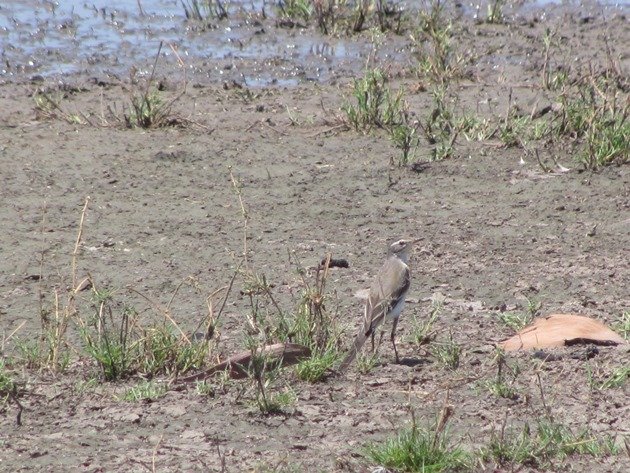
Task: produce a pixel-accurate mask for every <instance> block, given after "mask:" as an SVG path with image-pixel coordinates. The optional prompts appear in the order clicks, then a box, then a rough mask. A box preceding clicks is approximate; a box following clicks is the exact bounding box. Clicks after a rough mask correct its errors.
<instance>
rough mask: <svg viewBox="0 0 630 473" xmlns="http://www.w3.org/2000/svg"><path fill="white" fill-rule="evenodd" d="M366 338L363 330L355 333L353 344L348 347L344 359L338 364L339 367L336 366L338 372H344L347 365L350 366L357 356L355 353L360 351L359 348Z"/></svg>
mask: <svg viewBox="0 0 630 473" xmlns="http://www.w3.org/2000/svg"><path fill="white" fill-rule="evenodd" d="M366 340H367V335H365V331H364V330H361V331H360V332H359V333H358V334H357V337H356V338H355V339H354V344H353V345H352V348H350V351H349V352H348V354H347V355H346V357H345V358H344V360H343V361H342V362H341V364H340V365H339V368H338V371H339V372H344V371H345V370H346V369H348V366H350V364H351V363H352V362H353V361H354V359H355V358H356V357H357V353H359V352H360V351H361V348H363V345H364V344H365V341H366Z"/></svg>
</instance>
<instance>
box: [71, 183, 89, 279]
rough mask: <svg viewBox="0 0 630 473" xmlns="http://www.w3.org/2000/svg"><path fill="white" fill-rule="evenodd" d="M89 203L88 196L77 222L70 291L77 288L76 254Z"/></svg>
mask: <svg viewBox="0 0 630 473" xmlns="http://www.w3.org/2000/svg"><path fill="white" fill-rule="evenodd" d="M89 203H90V196H89V195H88V196H87V197H86V198H85V204H84V205H83V210H82V211H81V220H79V232H78V233H77V239H76V242H75V243H74V251H73V252H72V290H73V291H74V290H75V289H76V287H77V254H78V253H79V246H80V245H81V239H82V238H83V223H84V222H85V213H86V212H87V208H88V204H89Z"/></svg>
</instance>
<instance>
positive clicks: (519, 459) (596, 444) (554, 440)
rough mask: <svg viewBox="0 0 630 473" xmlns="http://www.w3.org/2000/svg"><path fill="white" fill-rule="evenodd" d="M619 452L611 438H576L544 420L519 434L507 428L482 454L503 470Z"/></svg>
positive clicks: (586, 435)
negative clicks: (572, 456) (575, 457)
mask: <svg viewBox="0 0 630 473" xmlns="http://www.w3.org/2000/svg"><path fill="white" fill-rule="evenodd" d="M617 452H618V448H617V446H616V445H615V440H614V438H613V437H611V436H606V437H603V438H598V437H596V436H595V435H593V434H592V433H591V432H590V431H588V430H583V431H581V432H580V433H578V434H575V433H573V431H572V430H571V429H570V428H568V427H567V426H565V425H562V424H559V423H557V422H553V421H550V420H547V419H544V420H540V421H539V422H537V424H536V426H535V427H534V428H532V427H531V426H530V425H529V424H528V423H526V424H525V425H524V426H523V428H522V430H521V432H520V433H517V434H514V432H513V430H511V429H506V428H505V426H504V428H503V429H502V430H501V432H499V433H496V432H495V433H494V434H493V436H492V439H491V441H490V445H489V446H488V447H487V448H485V449H484V450H483V451H482V457H483V458H484V459H485V460H490V459H492V460H494V461H495V462H496V463H498V464H499V465H504V466H507V465H528V466H534V467H542V468H546V467H549V466H550V465H551V460H553V459H555V458H558V459H564V458H566V457H567V456H570V455H574V454H578V455H590V456H594V457H600V456H604V455H616V454H617Z"/></svg>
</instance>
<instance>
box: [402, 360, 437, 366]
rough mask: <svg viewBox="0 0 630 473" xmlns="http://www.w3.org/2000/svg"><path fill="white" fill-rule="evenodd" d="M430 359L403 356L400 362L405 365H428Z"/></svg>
mask: <svg viewBox="0 0 630 473" xmlns="http://www.w3.org/2000/svg"><path fill="white" fill-rule="evenodd" d="M429 363H430V361H429V360H428V359H426V358H401V359H400V361H399V362H398V364H399V365H404V366H410V367H414V366H419V365H428V364H429Z"/></svg>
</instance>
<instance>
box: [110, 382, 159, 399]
mask: <svg viewBox="0 0 630 473" xmlns="http://www.w3.org/2000/svg"><path fill="white" fill-rule="evenodd" d="M166 390H167V388H166V385H165V384H161V383H157V382H156V381H154V380H151V381H146V380H144V381H140V382H139V383H138V384H136V385H135V386H132V387H131V388H129V389H128V390H126V391H125V393H124V394H123V395H122V396H121V397H120V399H121V400H123V401H130V402H139V401H154V400H156V399H158V398H160V397H162V396H163V395H164V394H166Z"/></svg>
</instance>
